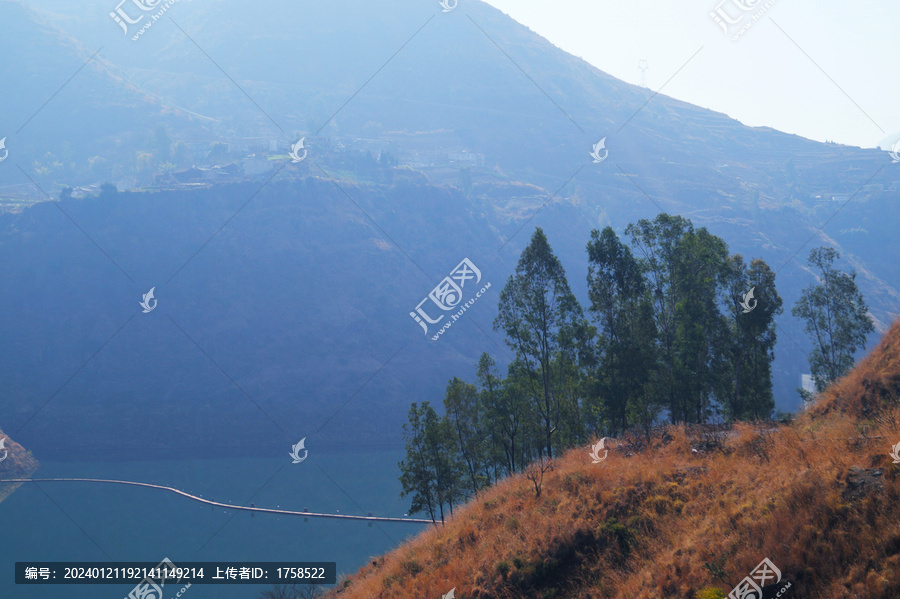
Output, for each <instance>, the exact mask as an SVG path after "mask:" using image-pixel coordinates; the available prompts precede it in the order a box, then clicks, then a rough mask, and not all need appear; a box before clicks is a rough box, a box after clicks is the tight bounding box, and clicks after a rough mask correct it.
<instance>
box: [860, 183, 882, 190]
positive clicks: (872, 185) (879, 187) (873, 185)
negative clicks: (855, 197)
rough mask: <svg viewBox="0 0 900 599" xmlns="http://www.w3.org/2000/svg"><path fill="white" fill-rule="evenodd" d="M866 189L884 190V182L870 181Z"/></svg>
mask: <svg viewBox="0 0 900 599" xmlns="http://www.w3.org/2000/svg"><path fill="white" fill-rule="evenodd" d="M863 189H864V190H865V191H884V184H883V183H869V184H868V185H865V186H864V187H863Z"/></svg>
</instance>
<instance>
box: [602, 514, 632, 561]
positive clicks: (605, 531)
mask: <svg viewBox="0 0 900 599" xmlns="http://www.w3.org/2000/svg"><path fill="white" fill-rule="evenodd" d="M599 533H600V535H601V536H605V537H607V538H609V539H612V540H614V541H615V542H616V544H617V545H618V547H619V551H621V552H622V555H625V556H627V555H628V553H629V552H630V551H631V545H632V543H633V542H634V538H635V533H634V531H633V530H631V529H630V528H628V527H627V526H626V525H624V524H621V523H620V522H619V521H618V520H616V519H615V518H609V519H608V520H607V521H606V522H603V523H602V524H601V525H600V528H599Z"/></svg>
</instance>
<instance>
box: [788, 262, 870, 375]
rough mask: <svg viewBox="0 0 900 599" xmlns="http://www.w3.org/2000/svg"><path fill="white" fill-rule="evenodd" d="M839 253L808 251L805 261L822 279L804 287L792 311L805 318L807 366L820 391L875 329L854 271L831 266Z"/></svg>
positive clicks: (842, 371) (843, 370)
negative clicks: (809, 346)
mask: <svg viewBox="0 0 900 599" xmlns="http://www.w3.org/2000/svg"><path fill="white" fill-rule="evenodd" d="M840 256H841V255H840V253H838V251H837V250H835V249H833V248H828V247H819V248H815V249H814V250H812V251H811V252H810V253H809V260H808V263H809V265H810V266H811V267H813V268H815V269H816V270H817V275H818V278H819V281H821V282H820V283H819V284H818V285H811V286H809V287H807V288H806V289H804V290H803V293H802V294H801V295H800V299H799V300H798V301H797V303H796V304H795V305H794V308H793V310H791V313H792V314H793V315H794V316H796V317H797V318H802V319H803V320H805V321H806V332H807V333H808V334H809V337H810V340H811V341H812V344H813V350H812V353H810V355H809V368H810V372H811V373H812V376H813V379H814V380H815V381H816V390H817V391H823V390H824V389H825V387H827V386H828V384H829V383H831V382H832V381H835V380H837V379H839V378H840V377H842V376H843V375H845V374H846V373H847V372H848V371H849V370H850V368H852V367H853V363H854V355H855V354H856V352H857V351H858V350H859V349H861V348H862V347H863V346H865V344H866V337H868V335H869V333H871V332H873V331H874V330H875V326H874V324H873V322H872V317H871V316H869V314H868V311H869V309H868V307H867V306H866V302H865V300H864V299H863V296H862V293H860V292H859V289H858V288H857V286H856V272H855V271H850V272H849V273H846V272H842V271H840V270H838V269H836V268H835V267H834V262H835V260H837V259H838V258H840Z"/></svg>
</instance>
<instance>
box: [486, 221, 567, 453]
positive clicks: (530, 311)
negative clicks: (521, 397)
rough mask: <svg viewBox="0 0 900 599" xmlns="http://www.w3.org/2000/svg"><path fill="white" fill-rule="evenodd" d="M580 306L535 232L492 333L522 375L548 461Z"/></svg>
mask: <svg viewBox="0 0 900 599" xmlns="http://www.w3.org/2000/svg"><path fill="white" fill-rule="evenodd" d="M582 319H583V316H582V311H581V306H579V304H578V300H576V299H575V296H574V294H573V293H572V290H571V289H570V288H569V283H568V281H567V280H566V273H565V269H563V266H562V264H561V263H560V261H559V259H558V258H557V257H556V256H555V255H554V254H553V250H552V249H551V248H550V244H549V243H548V241H547V237H546V235H544V232H543V231H542V230H541V229H540V228H537V229H535V232H534V234H533V235H532V236H531V242H530V243H529V244H528V247H526V248H525V250H524V251H523V252H522V255H521V257H520V258H519V263H518V265H517V266H516V271H515V274H513V275H512V276H510V277H509V279H508V280H507V282H506V285H505V286H504V288H503V290H502V291H501V292H500V305H499V314H498V315H497V318H496V320H495V321H494V329H495V330H496V329H502V330H503V331H504V332H505V333H506V342H507V344H508V345H509V346H510V347H511V348H512V349H513V350H514V351H515V353H516V359H517V360H518V361H519V362H520V363H521V366H522V369H523V370H524V372H525V373H526V374H527V380H528V383H529V386H530V395H531V398H532V400H533V401H534V403H535V406H536V407H537V409H538V412H539V414H540V418H541V423H542V427H543V434H544V442H543V444H542V445H543V446H542V447H541V453H542V454H543V455H546V456H547V457H552V455H553V434H554V433H555V432H556V430H557V426H558V424H559V419H560V414H561V408H562V406H561V402H562V401H563V400H564V399H565V398H564V394H563V392H562V389H561V388H560V385H561V383H562V380H563V379H564V378H565V377H564V373H565V370H566V369H567V368H568V363H567V360H574V352H575V339H576V330H575V329H576V326H577V325H578V324H579V321H580V320H582Z"/></svg>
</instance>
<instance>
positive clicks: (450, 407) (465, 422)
mask: <svg viewBox="0 0 900 599" xmlns="http://www.w3.org/2000/svg"><path fill="white" fill-rule="evenodd" d="M444 409H445V410H446V414H447V416H446V417H447V420H448V421H449V423H450V426H451V427H452V429H453V435H454V437H455V440H456V444H457V447H458V448H459V456H460V459H461V461H462V465H463V468H464V469H465V473H466V478H467V479H468V486H469V489H470V490H471V494H472V495H477V494H478V490H479V489H481V488H482V487H483V486H485V484H486V483H487V480H486V479H485V477H484V462H485V453H486V449H487V445H486V443H485V439H484V425H483V418H482V415H481V413H480V410H479V402H478V389H477V388H476V387H475V385H472V384H471V383H467V382H465V381H463V380H462V379H459V378H457V377H453V379H452V380H451V381H450V383H449V384H448V385H447V393H446V395H445V396H444Z"/></svg>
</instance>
